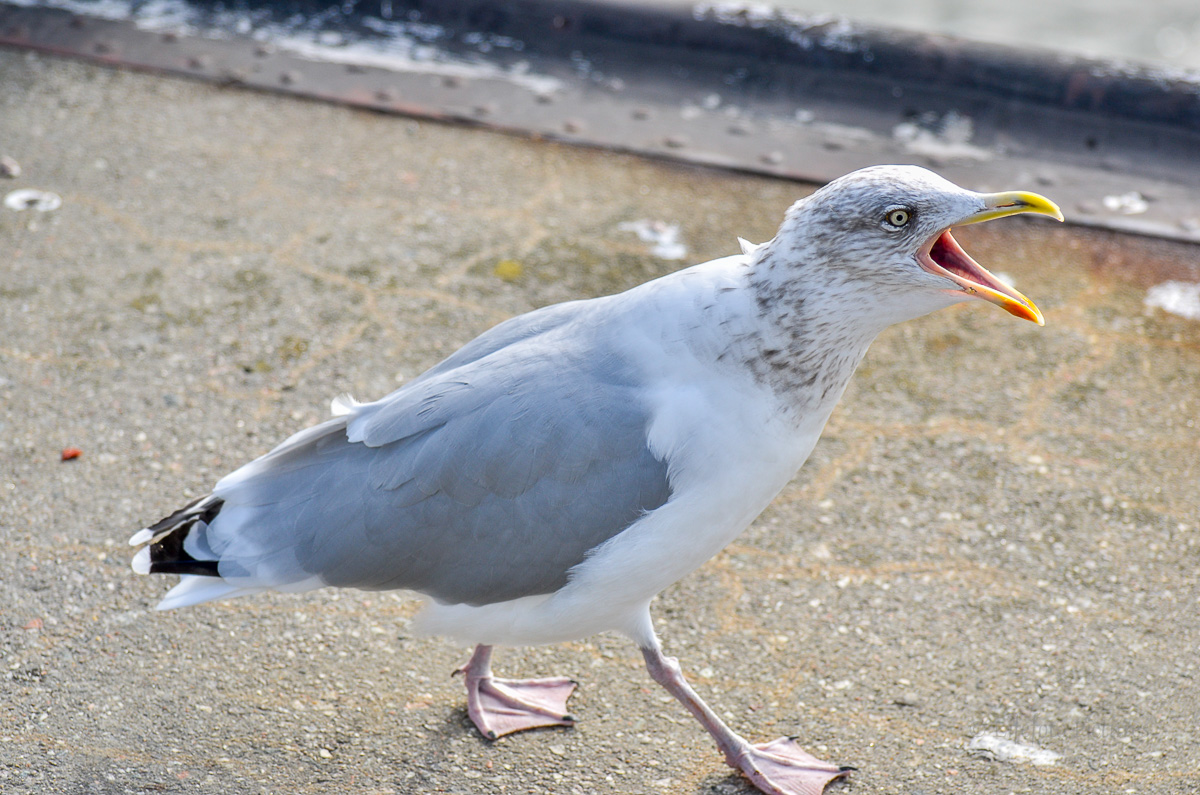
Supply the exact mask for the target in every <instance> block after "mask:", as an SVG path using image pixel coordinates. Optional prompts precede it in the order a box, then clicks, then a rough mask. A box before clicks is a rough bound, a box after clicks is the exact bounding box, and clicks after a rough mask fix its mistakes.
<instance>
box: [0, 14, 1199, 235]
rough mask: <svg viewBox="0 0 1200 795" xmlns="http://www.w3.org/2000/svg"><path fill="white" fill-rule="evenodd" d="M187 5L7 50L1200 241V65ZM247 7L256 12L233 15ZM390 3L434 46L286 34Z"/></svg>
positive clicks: (882, 37) (893, 42)
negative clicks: (1018, 199) (1179, 68)
mask: <svg viewBox="0 0 1200 795" xmlns="http://www.w3.org/2000/svg"><path fill="white" fill-rule="evenodd" d="M80 5H82V4H77V6H80ZM135 5H136V3H135ZM190 5H191V7H192V8H193V9H194V11H195V13H196V20H195V21H194V22H193V24H191V25H189V29H188V30H185V31H183V32H180V31H173V30H161V29H159V30H146V29H142V28H140V27H139V26H138V24H135V21H130V20H106V19H98V18H95V17H90V16H83V15H79V14H74V13H70V12H67V11H63V10H55V9H49V8H30V7H20V6H13V5H8V4H4V3H2V2H0V45H6V46H10V47H20V48H26V49H33V50H39V51H42V52H48V53H53V54H57V55H66V56H72V57H82V58H87V59H89V60H92V61H96V62H100V63H104V64H108V65H113V66H124V67H134V68H140V69H150V70H156V71H165V72H169V73H173V74H180V75H187V76H189V77H195V78H201V79H205V80H212V81H217V82H224V83H230V84H237V85H244V86H248V87H254V88H259V89H266V90H272V91H282V92H286V93H292V94H298V95H303V96H309V97H315V98H320V99H325V100H330V101H336V102H342V103H348V104H352V105H356V106H360V107H366V108H372V109H375V110H380V111H385V112H395V113H402V114H407V115H413V116H420V117H427V118H435V119H441V120H453V121H464V122H470V123H474V124H481V125H485V126H488V127H491V128H495V129H499V130H504V131H509V132H515V133H519V134H525V135H535V136H539V137H548V138H553V139H556V140H562V141H567V142H571V143H579V144H585V145H592V146H601V147H607V148H613V149H619V150H623V151H630V152H636V153H640V154H644V155H651V156H655V157H663V158H669V159H674V160H681V161H686V162H691V163H701V164H706V165H713V166H719V167H727V168H736V169H740V170H744V171H749V172H754V173H762V174H769V175H772V176H778V177H785V178H791V179H802V180H807V181H818V182H819V181H825V180H828V179H831V178H833V177H835V176H837V175H839V174H841V173H844V172H845V171H848V170H851V169H853V168H857V167H861V166H863V165H867V164H870V163H877V162H914V163H917V164H921V165H927V166H931V167H934V168H936V169H938V170H939V171H941V172H942V173H944V174H946V175H947V176H948V177H950V178H951V179H954V180H956V181H958V182H961V183H962V184H965V185H968V186H972V187H979V188H985V187H991V188H998V187H1011V186H1012V185H1013V184H1026V183H1027V182H1029V181H1030V180H1032V181H1033V182H1034V183H1035V184H1036V185H1039V186H1043V187H1044V188H1045V192H1047V193H1050V194H1052V195H1054V196H1055V197H1056V198H1058V199H1059V200H1060V201H1061V202H1062V203H1063V204H1064V209H1065V210H1066V212H1067V214H1068V216H1069V218H1070V219H1071V220H1073V221H1076V222H1078V223H1083V224H1088V225H1095V226H1103V227H1107V228H1113V229H1119V230H1123V231H1128V232H1137V233H1142V234H1151V235H1158V236H1163V237H1170V238H1175V239H1183V240H1192V241H1200V189H1198V186H1200V179H1197V178H1198V177H1200V158H1197V154H1200V80H1198V79H1197V78H1196V76H1195V75H1189V74H1186V73H1182V72H1177V73H1172V72H1169V71H1166V70H1156V69H1151V68H1148V67H1138V66H1129V65H1121V64H1114V63H1105V62H1100V61H1095V60H1087V59H1079V58H1067V57H1063V56H1060V55H1057V54H1053V53H1045V52H1033V51H1026V50H1018V49H1013V48H1007V47H999V46H994V45H982V44H977V43H971V42H965V41H961V40H956V39H950V38H946V37H941V36H931V35H926V34H919V33H904V32H899V31H889V30H881V29H873V28H866V27H863V26H857V25H851V24H849V23H847V22H845V21H842V20H833V19H810V18H805V17H803V16H800V15H795V14H785V13H782V12H764V11H761V10H756V9H757V7H739V6H736V5H734V4H728V3H723V4H709V5H703V4H702V5H697V6H694V7H689V8H683V7H667V8H662V7H646V6H639V5H633V4H628V3H604V2H588V1H586V0H570V1H568V2H551V1H550V0H507V2H484V1H483V0H439V1H434V0H425V1H421V0H416V1H411V0H410V1H409V2H400V1H398V0H393V2H387V0H368V1H367V2H354V3H348V4H344V5H342V6H338V7H331V6H329V5H327V4H323V3H316V2H294V1H293V2H285V3H265V2H258V3H251V2H245V1H244V0H242V1H241V2H236V3H224V2H212V1H211V0H193V2H192V3H191V4H190ZM231 15H232V16H235V17H238V18H239V19H242V20H250V21H251V22H250V27H251V28H252V29H251V30H249V31H246V30H233V31H230V30H224V31H217V30H216V28H217V26H219V25H221V24H228V19H229V18H230V17H231ZM385 17H386V18H387V19H388V20H392V21H394V22H395V24H396V25H399V26H401V27H403V26H408V27H409V28H411V29H416V28H417V27H420V29H421V30H423V31H425V32H426V33H427V34H428V36H429V39H430V41H429V42H427V44H428V47H427V49H428V50H429V51H430V52H432V53H433V56H432V57H431V58H430V59H429V60H428V62H426V63H424V64H422V63H410V64H407V65H405V66H404V67H403V68H402V69H401V70H399V71H397V70H396V69H394V68H384V67H383V66H380V65H372V64H371V63H369V62H367V61H363V62H358V63H355V62H349V63H337V62H332V61H329V60H313V58H312V53H308V54H307V55H306V54H305V53H304V52H303V50H299V51H298V50H296V49H295V48H294V47H293V48H292V49H291V50H289V44H288V42H287V41H286V40H284V39H286V37H284V39H281V41H280V42H273V41H272V40H271V36H272V35H277V33H278V31H279V30H283V29H286V28H285V26H286V25H287V24H291V25H293V28H292V29H293V30H295V31H297V32H298V33H302V34H304V35H306V36H313V35H317V34H322V35H334V36H335V38H336V37H341V38H342V40H345V41H351V40H355V41H358V40H366V38H367V37H370V36H371V35H376V34H377V33H378V30H379V27H380V21H381V20H384V19H385ZM297 20H300V22H299V23H297ZM371 23H374V24H371ZM214 32H219V33H220V36H219V37H214V35H213V34H214ZM356 37H357V38H356ZM327 49H328V52H326V53H325V54H324V55H326V56H327V55H330V54H331V53H333V54H336V53H337V51H338V48H337V46H334V45H331V46H330V47H329V48H327ZM344 54H345V55H346V56H347V57H352V56H353V53H350V52H349V51H347V52H346V53H344ZM535 78H536V79H535ZM547 86H551V88H547Z"/></svg>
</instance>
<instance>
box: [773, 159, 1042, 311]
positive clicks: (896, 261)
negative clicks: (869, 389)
mask: <svg viewBox="0 0 1200 795" xmlns="http://www.w3.org/2000/svg"><path fill="white" fill-rule="evenodd" d="M1018 213H1037V214H1040V215H1049V216H1051V217H1052V218H1057V219H1058V220H1060V221H1061V220H1063V216H1062V213H1061V212H1060V211H1059V209H1058V207H1057V206H1056V205H1055V204H1054V203H1053V202H1052V201H1050V200H1049V199H1047V198H1045V197H1044V196H1039V195H1038V194H1036V193H1028V192H1025V191H1009V192H1005V193H975V192H974V191H969V190H966V189H964V188H960V187H958V186H957V185H955V184H953V183H952V182H949V181H947V180H945V179H943V178H942V177H940V176H938V175H937V174H934V173H933V172H932V171H928V170H926V169H923V168H918V167H916V166H873V167H871V168H864V169H861V170H859V171H855V172H852V173H850V174H847V175H846V176H844V177H841V178H839V179H836V180H834V181H833V182H830V183H829V184H828V185H826V186H824V187H823V188H821V189H820V190H818V191H816V192H815V193H813V194H812V195H811V196H808V197H806V198H804V199H801V200H800V201H798V202H796V204H794V205H793V206H792V207H791V209H790V210H788V214H787V219H786V220H785V221H784V224H783V226H782V227H781V228H780V232H779V235H778V236H777V237H776V238H775V240H773V241H772V242H771V246H772V248H775V249H776V250H779V249H782V250H781V251H779V253H780V254H781V255H782V256H783V257H784V258H785V259H791V260H793V261H808V262H818V261H819V262H821V263H822V265H823V267H829V268H832V269H836V271H837V272H838V274H837V275H838V276H840V278H842V279H845V280H847V281H848V282H853V284H854V285H855V287H856V288H857V291H858V292H859V293H860V294H866V295H871V296H872V297H874V298H875V299H877V300H876V301H875V302H874V303H877V304H878V305H879V306H881V307H890V308H892V309H893V310H894V315H895V317H892V318H889V321H890V322H895V321H896V320H903V319H907V318H908V317H917V316H919V315H923V314H926V313H928V312H931V311H933V310H935V309H939V308H941V307H943V306H947V305H949V304H953V303H957V302H958V301H965V300H968V299H970V298H982V299H984V300H985V301H991V302H992V303H994V304H996V305H998V306H1000V307H1001V308H1002V309H1004V310H1006V311H1008V312H1010V313H1012V314H1013V315H1016V316H1017V317H1021V318H1025V319H1026V320H1032V321H1033V322H1035V323H1037V324H1038V325H1042V323H1043V322H1044V321H1043V320H1042V313H1041V312H1040V311H1038V308H1037V307H1036V306H1034V304H1033V302H1032V301H1030V300H1029V299H1028V298H1026V297H1025V296H1023V295H1021V293H1019V292H1017V291H1016V290H1015V289H1013V288H1012V287H1010V286H1009V285H1007V284H1005V283H1004V282H1003V281H1001V280H1000V279H998V278H997V277H996V276H994V275H992V274H991V273H990V272H988V271H987V269H985V268H984V267H983V266H981V265H980V264H979V263H977V262H976V261H975V260H973V259H972V258H971V257H970V256H969V255H968V254H967V253H966V252H965V251H963V250H962V247H961V246H959V245H958V243H957V241H955V239H954V238H953V236H951V234H950V229H951V227H955V226H961V225H963V224H972V223H977V222H979V221H988V220H991V219H993V218H1002V217H1004V216H1007V215H1016V214H1018ZM829 275H830V276H832V275H833V274H829Z"/></svg>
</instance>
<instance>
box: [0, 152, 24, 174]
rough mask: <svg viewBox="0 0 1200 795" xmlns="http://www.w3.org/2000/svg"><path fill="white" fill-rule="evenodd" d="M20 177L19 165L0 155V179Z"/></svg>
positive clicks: (11, 159)
mask: <svg viewBox="0 0 1200 795" xmlns="http://www.w3.org/2000/svg"><path fill="white" fill-rule="evenodd" d="M19 176H21V164H20V163H18V162H17V161H16V160H14V159H13V158H11V157H9V156H8V155H0V177H7V178H8V179H15V178H16V177H19Z"/></svg>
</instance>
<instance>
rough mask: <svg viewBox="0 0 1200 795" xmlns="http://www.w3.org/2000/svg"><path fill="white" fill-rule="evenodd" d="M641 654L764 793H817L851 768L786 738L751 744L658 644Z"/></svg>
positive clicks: (652, 672) (732, 762) (653, 673)
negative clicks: (720, 715)
mask: <svg viewBox="0 0 1200 795" xmlns="http://www.w3.org/2000/svg"><path fill="white" fill-rule="evenodd" d="M642 656H644V657H645V658H646V668H647V669H648V670H649V671H650V676H651V677H653V678H654V681H656V682H658V683H659V684H660V685H662V686H663V687H665V688H666V689H667V692H669V693H670V694H671V695H673V696H675V698H677V699H679V701H680V702H681V703H682V704H683V705H684V706H685V707H687V708H688V711H689V712H691V713H692V714H693V715H694V716H696V720H698V721H700V725H702V726H703V727H704V728H705V729H707V730H708V733H709V734H711V735H712V736H713V739H714V740H716V741H717V748H719V749H721V753H723V754H724V755H725V761H726V762H727V763H728V764H729V766H730V767H733V768H736V769H737V770H740V771H741V772H742V774H743V775H745V776H746V778H748V779H750V781H751V782H752V783H753V784H754V786H756V787H758V788H759V789H760V790H762V791H763V792H765V793H768V795H821V793H822V792H823V791H824V790H825V785H826V784H828V783H829V782H830V781H833V780H834V779H835V778H839V777H841V776H844V775H846V774H847V773H848V772H849V771H850V770H851V769H852V768H845V767H838V766H837V765H831V764H829V763H828V762H822V761H821V760H820V759H817V758H816V757H815V756H813V755H812V754H809V753H808V752H806V751H805V750H803V749H802V748H801V747H800V746H799V745H797V744H796V742H795V741H794V740H793V739H792V738H788V737H781V738H780V739H778V740H774V741H772V742H769V743H759V744H757V745H751V744H750V743H749V742H747V741H746V740H744V739H742V738H741V737H739V736H738V735H737V734H735V733H734V731H733V730H732V729H730V728H729V727H728V726H726V725H725V723H724V722H723V721H722V720H721V719H720V718H718V717H717V716H716V714H715V713H714V712H713V711H712V710H711V709H710V708H709V707H708V705H707V704H705V703H704V702H703V701H701V700H700V696H698V695H696V691H695V690H692V688H691V686H690V685H688V683H687V680H685V679H684V678H683V671H682V670H681V669H680V667H679V662H678V661H677V660H676V659H675V658H674V657H666V656H664V655H663V653H662V649H660V648H659V647H658V645H657V643H656V644H655V645H653V646H649V647H643V648H642Z"/></svg>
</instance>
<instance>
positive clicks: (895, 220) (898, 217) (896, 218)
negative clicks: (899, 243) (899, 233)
mask: <svg viewBox="0 0 1200 795" xmlns="http://www.w3.org/2000/svg"><path fill="white" fill-rule="evenodd" d="M910 217H911V216H910V215H909V212H908V210H900V209H896V210H892V211H891V212H889V213H888V214H887V222H888V225H889V226H894V227H897V228H899V227H901V226H904V225H905V224H907V223H908V220H909V218H910Z"/></svg>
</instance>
